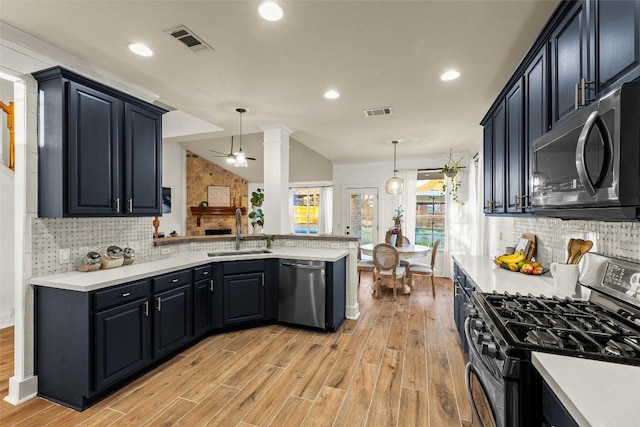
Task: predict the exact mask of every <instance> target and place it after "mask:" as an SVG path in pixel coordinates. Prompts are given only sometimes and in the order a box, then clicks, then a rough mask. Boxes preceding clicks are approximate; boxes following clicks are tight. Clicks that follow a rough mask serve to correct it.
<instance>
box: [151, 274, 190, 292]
mask: <svg viewBox="0 0 640 427" xmlns="http://www.w3.org/2000/svg"><path fill="white" fill-rule="evenodd" d="M189 283H191V270H190V269H189V270H181V271H174V272H173V273H168V274H163V275H162V276H158V277H155V278H154V279H153V292H154V293H155V292H162V291H166V290H168V289H172V288H175V287H178V286H182V285H188V284H189Z"/></svg>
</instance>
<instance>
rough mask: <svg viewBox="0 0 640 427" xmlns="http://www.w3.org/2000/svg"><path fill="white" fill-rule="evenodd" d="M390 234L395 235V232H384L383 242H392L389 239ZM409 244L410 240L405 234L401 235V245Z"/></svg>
mask: <svg viewBox="0 0 640 427" xmlns="http://www.w3.org/2000/svg"><path fill="white" fill-rule="evenodd" d="M392 236H397V234H392V233H389V232H388V231H387V234H385V236H384V241H385V243H388V244H390V245H391V244H393V242H392V239H391V238H392ZM410 244H411V240H409V238H408V237H407V236H402V246H409V245H410Z"/></svg>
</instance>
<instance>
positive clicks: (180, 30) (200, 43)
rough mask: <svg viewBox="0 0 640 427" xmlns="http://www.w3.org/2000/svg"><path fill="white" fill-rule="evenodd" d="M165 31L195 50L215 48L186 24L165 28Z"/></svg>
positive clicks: (201, 50) (202, 50)
mask: <svg viewBox="0 0 640 427" xmlns="http://www.w3.org/2000/svg"><path fill="white" fill-rule="evenodd" d="M165 33H168V34H169V35H170V36H171V37H173V38H174V39H176V40H178V41H179V42H180V43H182V44H183V45H185V46H186V47H188V48H189V49H191V50H192V51H194V52H205V51H208V50H213V48H212V47H211V46H209V45H208V44H207V43H205V42H204V40H202V39H201V38H200V37H198V36H197V35H196V34H195V33H194V32H193V31H191V30H190V29H188V28H187V27H185V26H184V25H180V26H178V27H175V28H171V29H169V30H165Z"/></svg>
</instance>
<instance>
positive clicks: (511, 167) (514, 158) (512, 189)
mask: <svg viewBox="0 0 640 427" xmlns="http://www.w3.org/2000/svg"><path fill="white" fill-rule="evenodd" d="M522 92H523V91H522V80H520V81H518V82H517V83H516V84H515V85H514V86H513V88H512V89H511V91H509V93H508V94H507V96H506V98H505V103H506V107H505V108H506V114H507V119H506V137H507V141H506V147H507V176H506V184H507V191H506V200H505V205H506V210H507V212H512V213H515V212H522V211H523V201H524V200H525V197H524V196H525V194H524V187H525V176H524V175H525V172H526V171H525V166H524V161H525V158H526V157H525V153H526V150H525V147H524V138H523V136H524V135H523V134H524V132H523V123H524V114H523V104H522Z"/></svg>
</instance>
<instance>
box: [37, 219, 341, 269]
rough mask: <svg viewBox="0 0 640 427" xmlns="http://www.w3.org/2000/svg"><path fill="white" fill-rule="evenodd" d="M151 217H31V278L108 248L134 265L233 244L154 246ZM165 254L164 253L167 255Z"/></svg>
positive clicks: (332, 244) (328, 245)
mask: <svg viewBox="0 0 640 427" xmlns="http://www.w3.org/2000/svg"><path fill="white" fill-rule="evenodd" d="M152 221H153V218H64V219H60V218H55V219H48V218H47V219H45V218H34V219H33V220H32V221H31V235H32V243H31V245H32V247H31V251H32V264H31V265H32V270H31V274H32V276H44V275H49V274H56V273H65V272H68V271H74V270H76V269H77V268H78V266H79V265H80V264H82V262H83V261H82V260H83V258H84V256H85V255H86V253H87V252H88V251H95V252H104V251H105V250H106V249H107V247H108V246H111V245H116V246H120V247H122V248H125V247H131V248H133V249H134V250H135V257H136V261H135V262H136V263H138V262H145V261H150V260H152V259H156V258H160V257H164V256H167V255H174V254H179V253H185V252H194V251H215V250H231V249H234V248H235V242H234V241H222V242H215V241H214V242H202V243H200V242H198V243H184V244H177V245H168V246H154V244H153V225H152V223H151V222H152ZM265 245H266V242H265V241H264V240H243V241H241V246H242V247H243V248H263V247H265ZM273 245H274V246H275V247H279V246H295V247H300V248H318V249H338V247H336V245H339V249H349V242H348V241H337V242H336V241H331V240H314V238H313V237H310V238H309V239H308V240H307V239H305V240H300V239H286V238H281V239H279V238H276V240H275V241H274V242H273ZM66 248H69V249H70V250H71V262H70V263H68V264H60V259H59V256H60V255H59V252H60V249H66ZM167 251H168V253H167Z"/></svg>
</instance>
